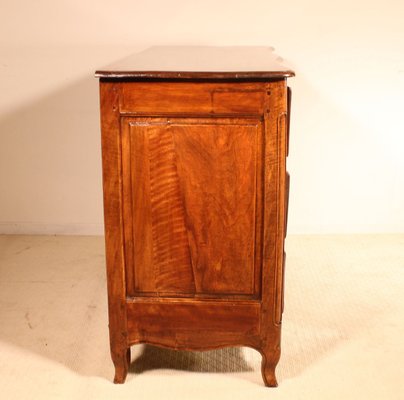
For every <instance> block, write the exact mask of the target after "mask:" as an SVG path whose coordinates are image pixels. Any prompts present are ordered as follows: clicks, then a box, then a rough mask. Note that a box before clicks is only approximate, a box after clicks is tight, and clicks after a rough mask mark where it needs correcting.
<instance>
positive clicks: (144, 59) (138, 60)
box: [95, 46, 294, 80]
mask: <svg viewBox="0 0 404 400" xmlns="http://www.w3.org/2000/svg"><path fill="white" fill-rule="evenodd" d="M281 62H282V59H281V58H280V57H278V56H277V55H276V54H275V53H274V51H273V48H272V47H254V46H229V47H207V46H156V47H150V48H149V49H147V50H144V51H142V52H140V53H137V54H133V55H132V56H130V57H128V58H126V59H123V60H121V61H120V62H117V63H115V64H112V65H109V66H108V67H105V68H103V69H99V70H97V71H96V73H95V76H96V77H97V78H104V79H105V78H108V79H170V80H171V79H174V80H175V79H177V80H184V79H185V80H186V79H215V80H221V79H223V80H225V79H231V80H241V79H280V78H287V77H291V76H294V72H293V71H291V70H290V69H288V68H287V67H285V66H283V65H282V63H281Z"/></svg>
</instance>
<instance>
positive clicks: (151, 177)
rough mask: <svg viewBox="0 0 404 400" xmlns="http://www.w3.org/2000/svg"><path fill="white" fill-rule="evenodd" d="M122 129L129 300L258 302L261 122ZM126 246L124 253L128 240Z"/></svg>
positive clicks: (159, 123)
mask: <svg viewBox="0 0 404 400" xmlns="http://www.w3.org/2000/svg"><path fill="white" fill-rule="evenodd" d="M125 123H126V124H129V125H130V129H129V130H128V129H126V130H124V135H123V136H124V137H125V142H129V143H130V150H129V151H130V153H131V156H130V157H128V156H125V157H124V158H125V159H126V158H128V159H130V160H131V161H130V163H131V165H127V163H125V166H126V170H125V169H124V176H125V175H128V174H132V178H131V179H128V178H125V179H124V182H127V183H128V184H130V185H131V186H132V187H131V190H129V189H128V188H126V189H125V190H124V192H125V193H126V192H130V191H131V192H132V199H133V201H135V202H136V204H133V206H132V210H133V216H132V220H133V231H134V232H135V235H134V239H133V240H134V242H135V246H134V250H135V254H134V256H133V257H132V256H131V255H129V256H130V257H128V258H127V260H128V263H127V271H128V276H130V277H135V278H134V279H135V283H134V284H133V285H128V290H129V293H130V294H132V295H134V294H136V293H141V292H156V293H165V294H167V293H172V294H176V293H180V294H182V295H184V294H186V293H195V294H199V295H201V294H212V293H218V294H221V295H223V294H224V295H233V294H244V295H247V294H249V295H258V293H259V286H258V285H255V276H256V275H258V276H259V275H260V272H259V271H260V265H259V264H258V265H257V263H256V262H255V258H254V256H255V252H258V250H256V246H257V247H258V248H260V246H261V245H260V243H256V235H255V230H256V207H262V204H261V203H257V183H258V182H260V181H261V179H262V178H261V176H258V175H262V164H261V158H262V156H261V154H262V153H261V146H260V143H261V140H262V127H261V121H260V120H258V119H234V118H232V119H229V118H227V119H225V118H214V119H212V118H201V119H196V118H187V119H178V118H177V119H162V118H157V119H155V118H139V119H133V118H130V119H128V120H127V121H126V122H125ZM127 135H130V137H131V138H130V140H129V141H128V139H127V138H126V137H127ZM145 143H147V144H145ZM137 146H140V148H137ZM138 183H139V184H138ZM260 190H261V189H260V188H258V191H260ZM147 195H148V196H149V197H148V198H147ZM259 199H261V197H260V198H259ZM140 200H141V202H139V201H140ZM145 224H146V226H145ZM142 232H145V233H146V235H142ZM126 234H129V235H130V234H131V231H130V230H127V232H126ZM137 237H140V238H141V240H136V238H137ZM223 238H226V240H223ZM126 241H127V242H129V245H130V244H131V243H132V238H131V237H130V238H129V239H128V240H126ZM139 243H141V244H139ZM128 248H131V246H128ZM130 260H133V264H132V265H133V267H132V266H131V265H129V261H130ZM130 269H132V270H131V271H129V270H130ZM256 269H258V271H256ZM129 272H130V273H129ZM132 287H133V288H135V291H130V290H131V288H132Z"/></svg>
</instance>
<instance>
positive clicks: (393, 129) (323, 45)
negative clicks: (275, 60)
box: [0, 0, 404, 234]
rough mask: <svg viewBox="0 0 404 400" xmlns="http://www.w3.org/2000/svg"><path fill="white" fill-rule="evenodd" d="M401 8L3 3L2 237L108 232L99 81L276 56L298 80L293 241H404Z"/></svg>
mask: <svg viewBox="0 0 404 400" xmlns="http://www.w3.org/2000/svg"><path fill="white" fill-rule="evenodd" d="M403 21H404V2H403V1H402V0H385V1H372V0H366V1H365V0H358V1H352V0H341V1H338V2H324V1H320V0H306V1H297V0H288V1H287V2H279V1H276V2H275V1H269V0H249V1H236V0H231V1H228V0H224V1H220V0H204V1H192V0H172V1H166V2H165V1H163V0H160V1H151V0H149V1H133V0H131V1H129V0H115V1H113V2H111V1H105V0H97V1H82V0H80V1H79V0H59V1H55V0H37V1H18V0H14V1H13V2H11V1H5V0H1V1H0V90H1V95H0V232H3V233H10V232H22V233H68V234H70V233H73V234H75V233H81V234H94V233H102V229H103V228H102V194H101V193H102V189H101V161H100V140H99V115H98V88H97V80H96V79H94V78H93V77H92V76H93V71H94V70H95V69H96V68H97V67H101V66H104V65H106V64H109V63H111V62H114V61H116V60H118V59H120V58H123V57H125V56H128V55H129V54H131V53H133V52H136V51H140V50H142V49H144V48H146V47H148V46H151V45H165V44H167V45H174V44H175V45H179V44H186V45H198V44H199V45H272V46H274V47H275V49H276V51H277V52H278V53H279V54H281V55H282V56H283V57H284V59H285V62H286V64H287V65H288V66H290V67H291V68H293V69H295V71H296V74H297V77H296V78H294V79H292V80H291V81H290V84H291V86H292V88H293V94H294V98H293V113H292V132H291V151H290V158H289V170H290V172H291V176H292V188H291V205H290V215H289V223H290V225H289V233H340V232H341V233H342V232H399V231H402V232H403V231H404V161H403V160H404V156H403V153H404V122H403V111H404V23H403Z"/></svg>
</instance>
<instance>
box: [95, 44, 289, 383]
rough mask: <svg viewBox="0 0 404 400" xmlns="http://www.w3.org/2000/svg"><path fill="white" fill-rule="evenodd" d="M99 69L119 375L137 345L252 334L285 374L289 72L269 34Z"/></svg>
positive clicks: (217, 341)
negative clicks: (250, 41)
mask: <svg viewBox="0 0 404 400" xmlns="http://www.w3.org/2000/svg"><path fill="white" fill-rule="evenodd" d="M96 76H97V77H99V78H100V102H101V133H102V162H103V185H104V216H105V240H106V264H107V283H108V305H109V330H110V344H111V355H112V360H113V363H114V365H115V382H116V383H122V382H124V380H125V378H126V375H127V371H128V366H129V363H130V346H132V345H135V344H137V343H149V344H153V345H157V346H164V347H169V348H173V349H186V350H207V349H214V348H220V347H224V346H250V347H253V348H255V349H257V350H258V351H260V352H261V354H262V357H263V362H262V376H263V379H264V382H265V384H266V385H268V386H276V384H277V383H276V378H275V367H276V364H277V362H278V360H279V357H280V331H281V320H282V311H283V277H284V238H285V235H286V215H287V200H288V199H287V197H288V174H287V172H286V157H287V151H288V150H287V149H288V125H289V124H288V107H289V106H288V104H289V103H290V96H289V91H288V88H287V85H286V79H287V77H290V76H293V72H291V71H289V70H287V69H286V68H284V67H282V66H281V65H279V64H278V63H277V61H276V57H275V56H274V55H273V53H272V52H271V50H270V49H267V48H238V47H234V48H232V47H230V48H205V47H162V48H151V49H149V50H147V51H145V52H143V53H139V54H137V55H135V56H133V57H131V58H129V59H128V60H126V61H124V62H122V63H121V64H118V65H116V66H112V67H111V68H107V69H103V70H100V71H97V72H96Z"/></svg>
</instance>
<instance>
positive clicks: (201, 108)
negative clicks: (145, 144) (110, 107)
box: [120, 82, 265, 115]
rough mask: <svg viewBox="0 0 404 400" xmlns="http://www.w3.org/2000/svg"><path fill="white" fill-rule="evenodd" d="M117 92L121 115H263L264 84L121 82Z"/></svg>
mask: <svg viewBox="0 0 404 400" xmlns="http://www.w3.org/2000/svg"><path fill="white" fill-rule="evenodd" d="M120 90H121V98H120V109H121V112H122V113H128V114H140V115H164V114H166V113H174V114H177V115H178V114H179V115H184V114H185V115H186V114H198V115H206V114H218V115H220V114H233V115H234V114H242V115H246V114H255V115H262V113H263V107H264V100H265V85H264V84H263V83H260V82H254V83H253V84H252V83H245V82H243V83H239V84H237V85H236V86H235V85H234V84H229V83H221V84H217V83H204V84H201V83H196V82H178V83H176V84H175V85H173V84H172V83H169V82H147V83H146V82H124V83H122V85H121V86H120ZM162 93H164V96H162V95H161V94H162Z"/></svg>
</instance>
